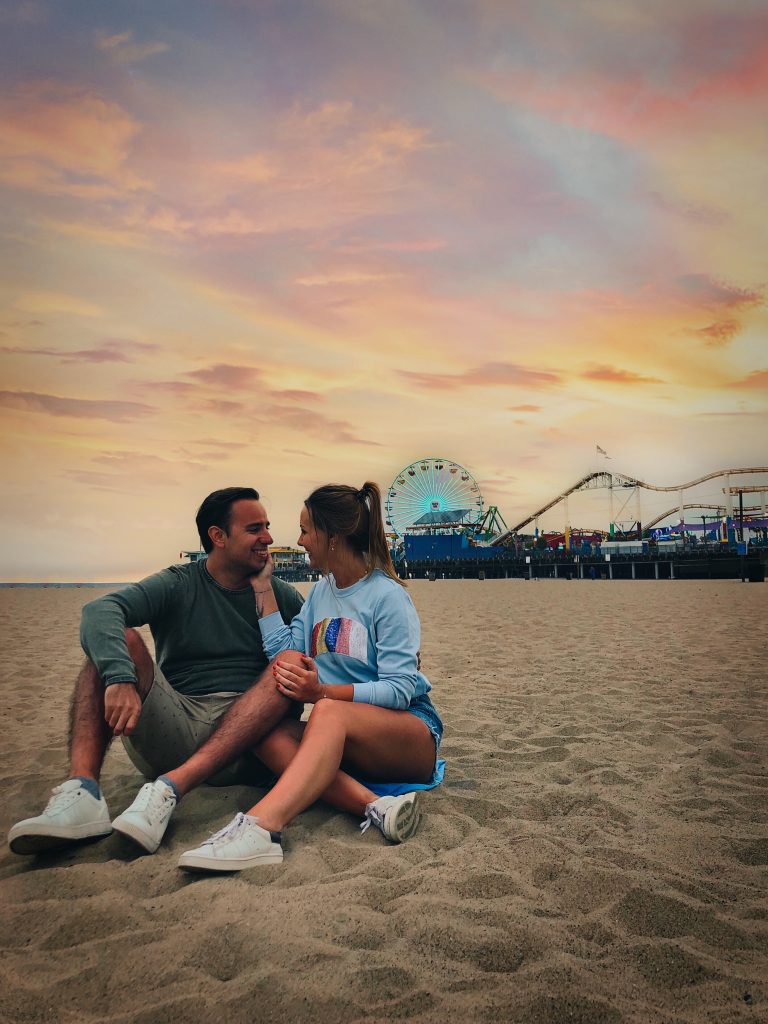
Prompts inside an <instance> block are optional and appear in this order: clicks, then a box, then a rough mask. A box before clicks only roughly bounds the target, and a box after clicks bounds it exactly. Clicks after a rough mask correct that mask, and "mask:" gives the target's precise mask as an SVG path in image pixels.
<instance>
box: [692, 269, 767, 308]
mask: <svg viewBox="0 0 768 1024" xmlns="http://www.w3.org/2000/svg"><path fill="white" fill-rule="evenodd" d="M677 284H678V285H679V287H680V291H681V293H682V295H683V296H685V297H686V298H688V299H690V300H692V301H694V302H696V303H699V304H701V305H702V306H708V307H711V308H715V309H748V308H749V307H751V306H757V305H758V304H759V303H760V302H762V301H763V293H762V292H761V291H758V290H756V289H754V288H739V287H738V286H737V285H732V284H727V283H726V282H725V281H717V280H714V279H713V278H712V277H709V276H708V275H707V274H685V275H683V276H682V277H679V278H678V279H677Z"/></svg>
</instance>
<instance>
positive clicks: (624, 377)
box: [579, 365, 663, 384]
mask: <svg viewBox="0 0 768 1024" xmlns="http://www.w3.org/2000/svg"><path fill="white" fill-rule="evenodd" d="M579 376H580V377H583V378H584V379H585V380H599V381H603V382H605V383H606V384H662V383H663V381H662V380H661V378H659V377H649V376H648V375H647V374H644V373H635V372H634V371H633V370H622V369H620V368H619V367H616V366H605V365H602V366H597V365H593V366H591V367H590V368H589V369H587V370H584V371H583V372H582V373H581V374H579Z"/></svg>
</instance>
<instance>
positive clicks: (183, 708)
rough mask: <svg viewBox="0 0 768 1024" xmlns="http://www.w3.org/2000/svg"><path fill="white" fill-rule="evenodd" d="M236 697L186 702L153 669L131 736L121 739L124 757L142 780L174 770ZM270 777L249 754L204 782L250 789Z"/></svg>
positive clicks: (225, 695) (214, 696) (217, 695)
mask: <svg viewBox="0 0 768 1024" xmlns="http://www.w3.org/2000/svg"><path fill="white" fill-rule="evenodd" d="M241 696H242V694H241V693H214V694H210V695H209V696H205V697H187V696H185V695H184V694H183V693H179V692H178V691H176V690H174V688H173V687H172V686H171V684H170V683H169V682H168V680H167V679H166V678H165V676H164V675H163V673H162V672H161V671H160V669H159V668H158V667H157V665H155V678H154V680H153V682H152V689H151V690H150V691H149V693H148V695H147V699H146V700H145V701H144V704H143V705H142V708H141V715H140V716H139V721H138V724H137V726H136V729H135V730H134V732H133V735H132V736H123V738H122V739H123V746H124V747H125V750H126V753H127V754H128V757H130V759H131V761H133V763H134V764H135V765H136V767H137V768H138V769H139V771H140V772H141V773H142V775H145V776H146V777H147V778H148V779H156V778H157V776H158V775H163V774H164V773H165V772H169V771H171V769H173V768H178V766H179V765H180V764H183V762H184V761H186V760H187V758H188V757H191V755H192V754H194V752H195V751H196V750H197V749H198V747H201V746H202V745H203V743H205V741H206V740H207V739H208V737H209V736H210V735H211V733H212V732H213V730H214V729H215V728H216V725H217V723H218V721H219V719H220V718H221V716H222V715H223V714H224V713H225V712H227V711H228V710H229V709H230V708H231V707H232V705H233V704H234V703H235V701H236V700H237V699H238V697H241ZM272 779H273V775H272V773H271V772H270V771H269V770H268V769H267V768H265V767H264V765H262V764H261V762H260V761H259V760H258V758H256V757H255V756H254V755H253V754H244V755H243V756H242V757H240V758H238V759H237V761H234V762H233V763H232V764H231V765H228V766H227V767H226V768H223V769H222V770H221V771H220V772H218V773H217V774H216V775H213V776H212V777H211V778H210V779H208V780H207V781H208V783H209V785H212V786H235V785H252V786H259V785H265V784H267V783H269V782H271V781H272Z"/></svg>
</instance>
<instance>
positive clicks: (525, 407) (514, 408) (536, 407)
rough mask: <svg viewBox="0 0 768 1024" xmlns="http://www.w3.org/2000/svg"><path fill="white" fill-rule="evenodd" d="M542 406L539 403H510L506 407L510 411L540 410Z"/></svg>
mask: <svg viewBox="0 0 768 1024" xmlns="http://www.w3.org/2000/svg"><path fill="white" fill-rule="evenodd" d="M542 408H543V406H541V405H510V406H508V409H509V411H510V412H541V410H542Z"/></svg>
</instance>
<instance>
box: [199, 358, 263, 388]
mask: <svg viewBox="0 0 768 1024" xmlns="http://www.w3.org/2000/svg"><path fill="white" fill-rule="evenodd" d="M184 376H185V377H193V378H194V379H195V380H196V381H200V383H202V384H205V385H206V386H208V387H214V388H226V389H227V390H233V391H244V390H246V389H247V390H250V389H252V388H253V387H254V386H257V385H258V384H259V383H260V378H261V371H260V370H256V369H255V368H254V367H252V366H233V365H232V364H230V363H216V364H215V365H213V366H207V367H205V368H204V369H202V370H190V371H188V372H187V373H185V374H184Z"/></svg>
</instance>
